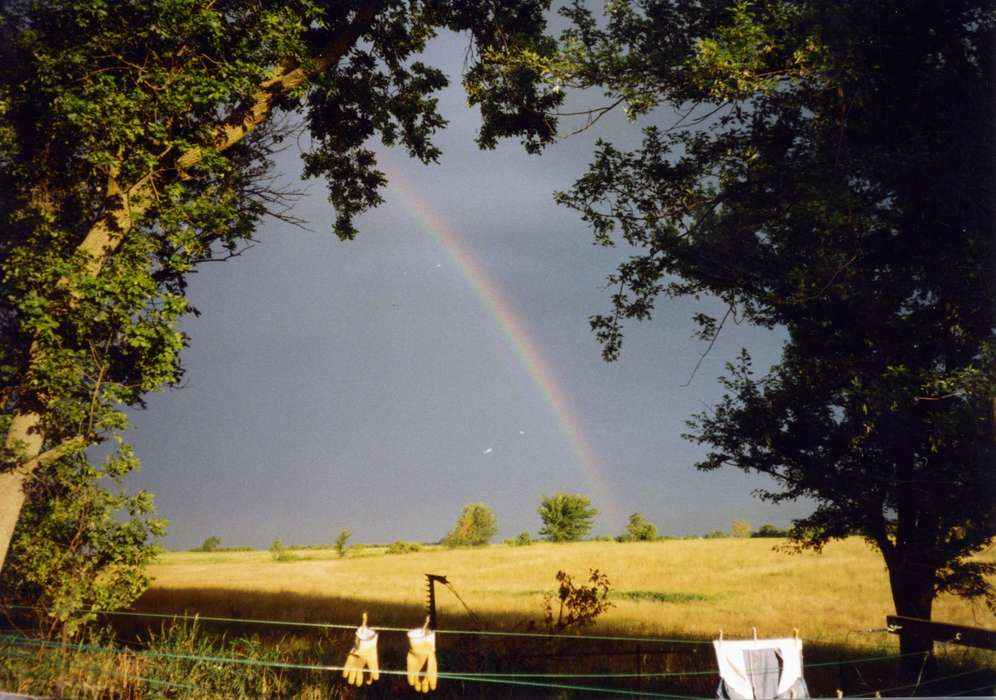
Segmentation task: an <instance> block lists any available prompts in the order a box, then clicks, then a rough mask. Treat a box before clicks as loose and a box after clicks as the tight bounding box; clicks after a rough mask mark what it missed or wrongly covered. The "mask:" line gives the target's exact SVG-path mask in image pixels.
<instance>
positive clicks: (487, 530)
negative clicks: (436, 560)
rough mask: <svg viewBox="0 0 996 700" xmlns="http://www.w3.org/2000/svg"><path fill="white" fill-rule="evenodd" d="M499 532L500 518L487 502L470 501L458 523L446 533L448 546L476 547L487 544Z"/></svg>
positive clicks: (444, 539) (445, 541) (445, 542)
mask: <svg viewBox="0 0 996 700" xmlns="http://www.w3.org/2000/svg"><path fill="white" fill-rule="evenodd" d="M496 534H498V519H497V518H496V517H495V512H494V510H492V509H491V506H489V505H488V504H487V503H470V504H468V505H465V506H464V507H463V510H462V511H461V512H460V517H458V518H457V521H456V525H454V526H453V529H452V530H450V531H449V532H448V533H446V536H445V537H444V538H443V544H444V545H446V546H447V547H476V546H480V545H483V544H487V543H488V542H490V541H491V538H492V537H494V536H495V535H496Z"/></svg>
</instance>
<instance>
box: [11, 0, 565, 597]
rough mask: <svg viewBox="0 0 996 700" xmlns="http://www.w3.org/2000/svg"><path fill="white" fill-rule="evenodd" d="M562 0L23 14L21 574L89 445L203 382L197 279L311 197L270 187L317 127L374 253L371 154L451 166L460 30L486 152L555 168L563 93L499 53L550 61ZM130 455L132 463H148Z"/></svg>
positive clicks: (18, 140) (15, 151)
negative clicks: (189, 325) (450, 49)
mask: <svg viewBox="0 0 996 700" xmlns="http://www.w3.org/2000/svg"><path fill="white" fill-rule="evenodd" d="M546 4H547V3H546V0H506V1H503V2H500V3H494V4H491V5H487V6H484V5H481V4H480V3H477V2H471V1H470V0H410V1H405V0H377V1H374V2H365V1H362V2H361V1H360V0H346V1H340V0H336V1H335V2H332V1H330V0H280V1H279V2H278V1H277V0H253V1H252V2H243V1H242V0H211V1H208V0H115V1H114V2H108V1H106V0H13V1H12V2H6V3H3V5H2V7H0V65H2V66H3V70H2V71H0V231H2V235H0V336H2V339H3V342H2V343H0V435H3V436H4V437H5V439H4V443H3V448H2V454H0V559H2V558H3V557H4V556H5V553H6V552H7V547H8V542H9V540H10V537H11V533H12V532H13V530H14V523H16V522H17V518H18V515H19V513H20V512H21V508H22V501H23V497H24V495H25V494H27V495H28V496H29V497H30V504H29V506H28V507H29V508H31V509H34V510H32V514H31V515H30V519H31V522H32V523H34V525H33V526H32V527H31V528H29V527H28V526H27V525H26V524H25V523H22V525H21V526H20V527H19V529H18V534H17V536H18V537H19V538H22V540H23V542H22V544H21V545H19V549H18V551H20V552H28V551H35V549H36V547H35V544H29V540H31V538H32V537H34V536H35V535H36V534H37V533H40V532H43V531H45V532H47V531H49V530H50V529H51V528H49V527H48V526H47V525H46V526H45V527H41V526H37V525H38V523H40V522H41V520H43V519H46V518H51V519H54V521H53V524H52V528H56V524H55V521H58V522H62V521H63V520H65V517H64V513H62V512H61V511H60V510H59V509H60V508H61V507H62V506H61V503H62V502H61V501H59V500H58V499H57V498H56V495H55V494H58V493H61V491H59V490H58V489H56V491H52V490H51V489H46V488H41V487H36V486H35V485H32V483H31V479H33V478H36V479H39V480H48V481H51V480H53V479H56V480H59V481H60V483H61V485H60V487H59V489H62V488H63V487H65V488H70V490H73V489H79V490H80V493H81V494H82V493H84V492H85V490H86V489H88V488H90V487H91V486H92V485H93V483H95V481H96V479H97V478H98V474H99V473H101V470H100V469H98V468H96V467H92V466H90V465H89V464H88V463H87V460H86V458H85V456H84V454H85V453H84V450H85V449H86V448H87V447H89V446H91V445H93V444H95V443H99V442H102V441H105V440H106V439H107V438H108V437H111V436H117V435H120V434H121V433H122V432H123V431H124V430H125V429H126V427H127V423H128V419H127V414H126V412H125V410H126V409H127V408H128V407H141V406H142V405H143V401H144V398H145V396H146V395H147V393H148V392H150V391H158V390H162V389H164V388H167V387H170V386H175V385H177V384H178V383H179V382H180V380H181V378H182V374H183V369H182V364H181V351H182V350H183V348H184V346H185V345H186V344H187V343H188V338H187V337H186V336H185V335H184V334H183V333H182V332H181V331H180V330H179V327H178V323H179V321H180V320H181V319H182V318H183V317H184V316H185V315H187V314H191V313H195V312H196V311H195V309H193V308H192V307H191V306H190V304H189V302H188V301H187V299H186V298H185V292H186V284H187V279H188V275H189V274H191V273H192V272H194V271H195V270H197V268H198V267H199V266H201V265H202V264H203V263H205V262H208V261H213V260H220V259H225V258H228V257H232V256H235V255H238V254H239V252H240V251H242V250H243V249H244V247H245V246H246V244H247V243H248V242H250V241H251V240H252V237H253V233H254V230H255V228H256V226H257V225H258V224H259V222H260V220H261V218H262V217H264V216H266V215H268V214H269V215H273V216H278V217H280V216H286V211H287V206H288V204H289V203H290V202H291V201H292V197H291V196H290V194H289V193H287V192H284V191H280V190H279V189H277V188H276V187H275V184H274V183H275V181H276V178H275V177H274V176H273V175H272V173H271V166H272V163H271V156H272V155H273V153H274V152H275V150H276V149H278V148H280V147H281V144H282V142H284V140H285V139H287V138H288V137H290V136H294V135H296V134H298V133H299V132H300V131H302V130H304V131H307V132H308V133H309V135H310V137H311V139H310V144H311V147H310V149H309V150H308V152H307V153H306V154H305V155H304V161H305V172H306V174H307V176H309V177H321V178H323V179H325V181H326V182H327V185H328V192H329V201H330V203H331V206H332V207H333V208H334V209H335V213H336V216H335V223H334V227H333V228H334V232H335V233H336V235H338V236H339V237H340V238H343V239H348V238H352V237H353V236H354V235H356V233H357V232H356V228H355V226H354V223H353V222H354V220H355V217H356V216H357V214H359V213H360V212H362V211H363V210H365V209H367V208H369V207H372V206H375V205H377V204H378V203H379V202H380V201H381V198H380V194H379V192H380V189H381V188H382V187H383V186H384V184H385V182H386V178H385V176H384V174H383V172H381V171H380V170H379V169H378V168H377V163H376V159H375V157H374V154H373V152H372V151H371V150H370V149H369V148H368V141H369V140H370V139H372V138H379V139H380V140H381V141H382V142H383V143H384V144H386V145H388V146H396V147H399V148H403V149H404V150H405V151H406V152H407V153H408V154H409V155H410V156H412V157H414V158H417V159H419V160H421V161H422V162H425V163H430V162H432V161H434V160H435V159H436V158H437V156H438V155H439V151H438V149H437V148H436V147H435V146H434V145H433V143H432V136H433V134H434V132H435V131H436V130H437V129H439V128H441V127H442V126H443V125H444V120H443V119H442V117H441V116H440V115H439V113H438V111H437V109H436V99H435V97H434V93H435V92H436V91H438V90H439V89H440V88H442V87H443V86H444V85H446V83H447V78H446V76H444V75H443V73H442V72H441V71H440V70H438V69H437V68H434V67H432V66H429V65H427V64H425V63H424V62H422V61H420V60H419V54H420V53H421V52H422V51H423V49H424V48H425V46H426V42H427V41H428V40H429V39H430V38H432V36H433V35H434V34H435V33H436V32H437V31H443V30H451V31H456V32H461V33H463V34H464V35H465V36H466V37H467V39H468V53H467V62H466V74H465V75H464V80H465V82H466V85H467V87H468V93H469V98H470V100H471V102H472V104H475V105H477V106H478V107H479V108H480V110H481V113H482V116H483V118H484V120H483V124H482V127H481V131H480V135H479V139H478V140H479V143H480V144H481V145H482V146H483V147H492V146H494V145H495V144H496V142H497V140H498V139H499V138H504V137H510V136H516V137H519V138H521V140H522V141H523V143H524V144H525V146H526V148H527V149H529V150H533V151H535V150H539V149H540V148H541V147H542V145H543V144H545V143H547V142H549V141H550V140H551V139H552V137H553V135H554V133H555V129H556V124H555V121H553V120H552V119H551V118H550V117H549V116H547V113H548V112H550V111H551V109H553V108H554V107H555V106H556V105H557V104H558V103H559V102H560V100H561V99H562V95H560V94H559V93H556V92H554V91H550V90H547V89H546V88H545V87H543V85H542V84H541V82H540V81H539V80H538V78H539V75H538V74H537V73H536V72H535V71H532V70H530V69H529V68H527V67H510V66H502V65H489V64H488V62H487V61H486V60H484V58H483V57H484V56H486V55H490V53H491V52H492V51H493V50H498V49H501V50H513V49H514V50H528V51H530V52H531V53H533V54H536V55H544V54H546V53H549V52H550V50H551V48H552V40H550V39H548V38H546V37H545V36H544V34H543V28H544V22H543V17H542V14H543V11H544V10H545V8H546ZM121 444H122V445H123V447H122V448H121V450H122V451H121V452H120V453H119V454H118V455H117V456H115V457H112V460H117V462H116V463H121V462H122V461H126V462H128V463H129V464H133V465H137V461H134V456H133V455H132V454H131V452H130V450H128V448H127V446H124V443H121ZM114 463H115V462H112V463H111V464H112V465H113V464H114ZM110 468H113V467H107V469H110ZM73 470H75V471H73ZM70 474H71V475H72V477H71V478H69V480H68V481H66V480H65V479H63V476H65V475H70ZM81 475H82V476H85V477H86V478H85V479H83V481H82V482H81V481H80V480H79V479H78V478H77V477H80V476H81ZM67 478H68V477H67ZM84 482H86V483H84ZM87 484H89V486H88V485H87ZM102 498H103V497H102ZM107 498H110V497H109V496H108V497H107ZM138 498H139V501H140V502H141V505H140V506H139V505H136V506H135V507H136V508H138V510H137V511H136V512H139V513H145V512H146V511H145V510H143V509H145V508H146V507H147V506H148V498H147V497H146V496H140V497H138ZM106 503H108V504H109V503H111V501H106ZM136 503H137V502H136ZM118 504H119V507H120V508H123V509H124V510H125V512H127V511H128V510H129V508H130V507H131V506H130V505H129V502H127V501H118ZM25 517H26V518H27V517H29V516H28V513H27V511H25ZM79 517H80V520H79V521H78V522H79V523H80V524H81V525H83V524H85V523H86V522H88V521H87V520H86V518H87V517H88V516H84V515H83V514H80V516H79ZM25 522H26V521H25ZM149 522H150V523H151V521H149ZM58 527H62V526H61V525H59V526H58ZM108 527H109V528H110V527H112V526H111V525H108ZM139 529H141V528H139ZM159 529H160V528H159V527H158V526H155V527H154V526H152V525H151V524H148V525H147V526H145V534H157V533H158V530H159ZM136 532H137V530H136ZM139 534H140V533H139ZM129 538H131V535H129ZM126 539H127V538H126ZM128 541H129V542H131V539H128ZM45 546H48V545H45ZM63 546H66V544H65V543H63ZM128 546H131V545H130V544H129V545H128ZM31 556H34V555H31ZM36 558H37V557H36ZM22 563H23V562H22ZM18 566H20V564H19V565H18ZM26 580H27V579H26ZM39 580H40V579H39ZM135 589H136V587H134V586H132V587H131V589H130V590H132V591H134V590H135Z"/></svg>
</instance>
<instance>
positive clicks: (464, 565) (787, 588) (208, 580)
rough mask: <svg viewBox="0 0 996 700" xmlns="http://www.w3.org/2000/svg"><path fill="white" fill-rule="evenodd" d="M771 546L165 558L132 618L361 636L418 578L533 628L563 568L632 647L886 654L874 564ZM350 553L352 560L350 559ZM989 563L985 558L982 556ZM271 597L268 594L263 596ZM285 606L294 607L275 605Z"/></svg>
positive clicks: (447, 601) (830, 551)
mask: <svg viewBox="0 0 996 700" xmlns="http://www.w3.org/2000/svg"><path fill="white" fill-rule="evenodd" d="M779 542H780V541H779V540H773V539H715V540H666V541H660V542H632V543H615V542H612V543H609V542H581V543H575V544H566V545H565V544H550V543H538V544H533V545H530V546H528V547H512V546H507V545H492V546H489V547H483V548H474V549H457V550H449V549H445V548H439V547H432V546H426V547H424V548H423V549H422V551H419V552H411V553H406V554H403V555H384V552H385V551H386V548H383V547H380V548H375V549H369V550H367V549H365V548H364V549H361V548H359V547H356V548H354V549H353V550H351V551H350V553H349V556H348V557H346V558H342V559H340V558H339V557H338V555H337V553H336V552H335V550H334V549H328V550H306V551H301V550H297V551H295V555H296V556H298V557H299V558H298V559H297V560H296V561H291V562H274V561H273V560H272V558H271V556H270V554H269V553H268V552H221V553H218V552H215V553H194V552H176V553H166V554H164V555H163V556H162V557H161V559H160V560H159V562H158V563H157V564H156V565H155V566H153V567H152V568H151V570H150V573H151V574H152V575H153V576H154V578H155V583H154V587H153V589H152V590H150V591H149V593H147V594H146V596H145V597H144V598H143V599H142V601H141V602H140V607H141V608H143V609H155V610H159V611H166V612H182V611H183V610H196V611H199V612H201V613H202V614H205V615H210V614H219V615H223V616H229V614H230V613H232V612H238V613H239V614H238V616H239V617H246V618H257V617H262V618H268V619H281V620H298V621H307V622H337V623H351V622H353V621H355V620H356V619H358V617H359V613H360V612H362V611H363V610H367V611H368V612H369V613H370V619H371V624H374V625H376V624H381V625H399V626H404V625H408V624H412V625H414V624H416V623H417V622H418V621H419V618H420V615H421V613H420V610H421V609H422V606H423V604H424V574H425V573H438V574H444V575H446V576H447V577H448V578H449V580H450V581H451V582H452V584H453V585H454V587H455V588H456V590H457V592H458V593H459V594H460V596H461V597H462V598H463V599H464V600H465V601H466V603H467V605H468V606H469V607H470V608H471V609H472V610H473V611H474V613H475V614H476V615H477V616H478V617H480V618H483V619H486V620H488V623H489V624H490V625H494V626H496V627H498V628H512V627H516V626H517V625H518V626H520V627H521V626H522V624H524V623H525V622H527V621H529V620H539V619H540V618H541V617H542V606H543V596H544V593H545V592H553V591H554V590H555V589H556V581H555V580H554V575H555V574H556V573H557V571H558V570H560V569H563V570H565V571H567V572H568V573H570V574H572V575H573V576H574V577H575V579H576V580H578V579H580V578H583V577H584V576H585V574H586V573H587V571H588V569H589V568H597V569H599V570H600V571H602V572H604V573H606V574H607V575H608V577H609V579H610V581H611V583H612V591H613V595H612V596H611V597H610V600H612V602H613V607H612V608H611V609H610V610H609V612H607V613H606V614H605V615H604V616H603V617H602V618H601V620H600V621H599V629H600V630H602V631H606V630H611V631H612V632H616V633H620V634H628V635H637V636H668V635H672V636H673V635H677V636H686V637H695V638H702V639H712V638H714V637H715V636H716V635H717V634H718V633H719V630H721V629H722V630H723V631H724V633H725V634H726V635H727V636H729V637H735V636H746V635H748V634H751V633H752V628H755V627H756V628H757V629H758V631H759V633H760V634H763V635H765V636H780V635H786V634H792V631H793V630H794V629H798V630H799V631H800V634H802V635H803V637H804V639H805V640H807V642H815V643H820V644H833V645H837V644H840V645H845V644H846V645H847V646H851V647H877V648H881V647H890V645H892V644H893V643H894V641H895V640H894V638H893V637H892V636H891V635H880V634H862V633H858V632H857V630H865V629H869V628H882V627H884V625H885V616H886V615H887V614H890V613H891V612H892V611H893V609H894V608H893V605H892V601H891V597H890V594H889V585H888V578H887V575H886V571H885V567H884V564H883V563H882V560H881V557H880V555H879V554H878V553H877V552H876V551H875V550H873V549H872V548H871V547H870V546H869V545H867V544H866V543H865V542H864V541H863V540H860V539H849V540H846V541H843V542H837V543H833V544H831V545H829V546H828V547H827V548H826V549H825V550H824V552H823V553H822V554H815V553H812V552H807V553H803V554H787V553H785V552H782V551H777V550H775V549H773V545H777V544H779ZM358 550H359V551H358ZM985 558H987V560H990V561H992V560H993V559H994V558H996V557H994V553H993V552H989V553H988V554H987V555H985ZM270 594H273V595H270ZM285 594H294V595H291V596H287V595H285ZM437 605H438V608H439V614H440V619H441V620H444V621H447V624H450V625H457V624H460V625H465V624H469V623H470V619H469V617H468V615H467V613H466V611H465V609H464V608H463V605H462V604H461V603H460V601H459V600H457V599H456V598H455V597H454V596H453V595H452V594H450V593H449V591H445V590H443V591H441V592H437ZM934 617H935V619H938V620H944V621H947V622H952V623H955V624H965V625H976V626H983V627H985V626H992V624H993V616H992V614H991V613H989V611H988V610H987V609H986V608H985V606H984V605H983V604H982V603H981V602H972V601H966V600H964V599H959V598H955V597H953V596H941V598H940V599H939V600H938V601H937V603H936V605H935V613H934Z"/></svg>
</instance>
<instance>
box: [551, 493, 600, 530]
mask: <svg viewBox="0 0 996 700" xmlns="http://www.w3.org/2000/svg"><path fill="white" fill-rule="evenodd" d="M537 512H539V516H540V520H542V521H543V527H541V528H540V531H539V534H540V535H541V536H543V537H544V538H546V539H548V540H550V541H551V542H575V541H577V540H579V539H581V538H582V537H584V536H585V535H586V534H588V531H589V530H591V526H592V521H593V520H594V519H595V516H596V515H598V510H597V509H596V508H593V507H592V505H591V500H590V499H589V498H588V497H587V496H583V495H581V494H579V493H560V492H558V493H555V494H553V495H552V496H543V498H542V500H541V501H540V506H539V508H538V509H537Z"/></svg>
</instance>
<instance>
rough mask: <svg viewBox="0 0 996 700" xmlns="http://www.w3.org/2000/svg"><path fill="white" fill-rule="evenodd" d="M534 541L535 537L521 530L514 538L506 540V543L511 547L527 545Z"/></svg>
mask: <svg viewBox="0 0 996 700" xmlns="http://www.w3.org/2000/svg"><path fill="white" fill-rule="evenodd" d="M532 543H533V538H532V537H531V536H530V534H529V533H528V532H520V533H519V534H518V535H516V536H515V537H514V538H509V539H507V540H505V544H507V545H508V546H509V547H525V546H527V545H530V544H532Z"/></svg>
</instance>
